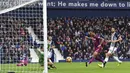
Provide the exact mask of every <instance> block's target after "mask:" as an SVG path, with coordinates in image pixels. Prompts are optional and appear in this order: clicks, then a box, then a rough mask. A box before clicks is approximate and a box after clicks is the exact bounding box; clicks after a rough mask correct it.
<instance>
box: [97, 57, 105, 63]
mask: <svg viewBox="0 0 130 73" xmlns="http://www.w3.org/2000/svg"><path fill="white" fill-rule="evenodd" d="M95 59H96V60H98V61H99V62H102V63H104V61H103V60H102V59H101V57H100V55H98V56H97V57H96V58H95Z"/></svg>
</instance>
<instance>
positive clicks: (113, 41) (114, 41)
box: [110, 36, 122, 43]
mask: <svg viewBox="0 0 130 73" xmlns="http://www.w3.org/2000/svg"><path fill="white" fill-rule="evenodd" d="M121 40H122V37H121V36H119V38H118V40H110V42H112V43H116V42H119V41H121Z"/></svg>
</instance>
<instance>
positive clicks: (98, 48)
mask: <svg viewBox="0 0 130 73" xmlns="http://www.w3.org/2000/svg"><path fill="white" fill-rule="evenodd" d="M101 51H102V46H101V47H96V48H95V51H94V52H98V53H100V52H101Z"/></svg>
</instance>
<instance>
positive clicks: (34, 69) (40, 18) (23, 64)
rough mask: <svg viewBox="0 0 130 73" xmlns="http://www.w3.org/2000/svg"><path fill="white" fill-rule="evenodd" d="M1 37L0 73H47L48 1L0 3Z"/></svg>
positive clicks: (33, 0)
mask: <svg viewBox="0 0 130 73" xmlns="http://www.w3.org/2000/svg"><path fill="white" fill-rule="evenodd" d="M41 4H42V5H41ZM0 34H1V35H0V73H7V72H15V73H48V59H47V58H48V49H47V46H48V42H47V37H48V36H47V0H0ZM43 46H44V47H43ZM43 48H44V61H43V62H44V63H43V62H42V63H43V65H44V66H42V65H41V64H40V63H39V53H40V51H39V50H41V49H43Z"/></svg>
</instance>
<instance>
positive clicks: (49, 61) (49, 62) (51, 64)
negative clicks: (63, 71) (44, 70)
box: [48, 59, 56, 68]
mask: <svg viewBox="0 0 130 73" xmlns="http://www.w3.org/2000/svg"><path fill="white" fill-rule="evenodd" d="M48 65H49V66H50V67H51V68H56V66H54V63H53V62H52V61H51V59H48Z"/></svg>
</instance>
